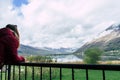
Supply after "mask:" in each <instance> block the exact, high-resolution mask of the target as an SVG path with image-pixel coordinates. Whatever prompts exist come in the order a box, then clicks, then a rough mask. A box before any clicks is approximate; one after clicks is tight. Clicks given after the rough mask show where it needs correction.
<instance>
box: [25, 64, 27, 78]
mask: <svg viewBox="0 0 120 80" xmlns="http://www.w3.org/2000/svg"><path fill="white" fill-rule="evenodd" d="M25 80H27V66H25Z"/></svg>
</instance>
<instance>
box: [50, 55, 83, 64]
mask: <svg viewBox="0 0 120 80" xmlns="http://www.w3.org/2000/svg"><path fill="white" fill-rule="evenodd" d="M52 58H53V60H56V61H57V62H75V61H82V59H80V58H78V57H76V56H75V55H59V56H52Z"/></svg>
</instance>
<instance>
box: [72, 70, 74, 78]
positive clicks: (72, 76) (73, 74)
mask: <svg viewBox="0 0 120 80" xmlns="http://www.w3.org/2000/svg"><path fill="white" fill-rule="evenodd" d="M72 80H74V68H72Z"/></svg>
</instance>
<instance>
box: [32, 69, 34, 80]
mask: <svg viewBox="0 0 120 80" xmlns="http://www.w3.org/2000/svg"><path fill="white" fill-rule="evenodd" d="M32 80H34V67H32Z"/></svg>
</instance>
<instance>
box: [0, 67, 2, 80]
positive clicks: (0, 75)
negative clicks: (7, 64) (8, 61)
mask: <svg viewBox="0 0 120 80" xmlns="http://www.w3.org/2000/svg"><path fill="white" fill-rule="evenodd" d="M2 72H3V71H2V69H1V74H0V77H1V78H0V79H1V80H2Z"/></svg>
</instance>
